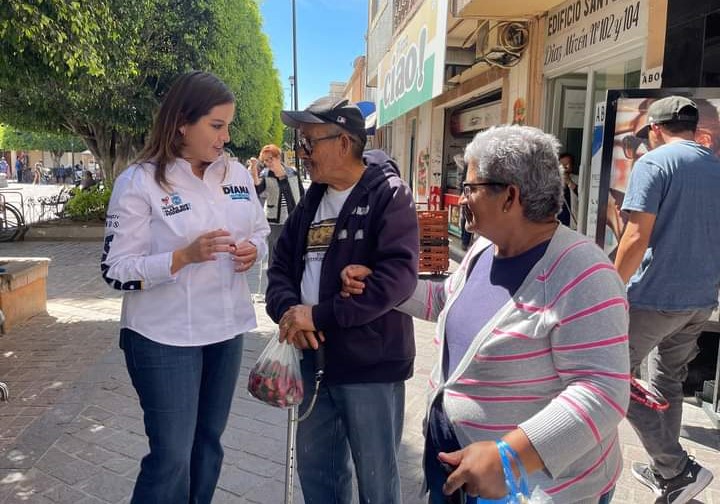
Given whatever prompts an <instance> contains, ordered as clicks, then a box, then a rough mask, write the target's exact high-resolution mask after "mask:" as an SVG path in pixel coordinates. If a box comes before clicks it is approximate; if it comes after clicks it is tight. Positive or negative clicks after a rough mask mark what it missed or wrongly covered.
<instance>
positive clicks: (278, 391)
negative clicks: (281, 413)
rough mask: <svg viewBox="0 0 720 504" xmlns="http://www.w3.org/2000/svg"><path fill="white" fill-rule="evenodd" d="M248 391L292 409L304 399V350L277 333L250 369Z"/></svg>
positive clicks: (255, 395)
mask: <svg viewBox="0 0 720 504" xmlns="http://www.w3.org/2000/svg"><path fill="white" fill-rule="evenodd" d="M248 392H250V394H251V395H252V396H253V397H255V398H257V399H260V400H261V401H262V402H264V403H267V404H269V405H270V406H276V407H278V408H289V407H290V406H294V405H296V404H300V403H301V402H302V400H303V381H302V375H301V374H300V350H298V349H297V348H295V347H294V346H293V345H290V344H288V343H285V342H283V343H281V342H280V341H279V340H278V334H277V333H275V334H274V335H273V337H272V338H270V341H269V342H268V344H267V345H266V346H265V349H264V350H263V351H262V353H261V354H260V357H258V360H257V362H256V363H255V365H254V366H253V368H252V369H251V370H250V376H249V377H248Z"/></svg>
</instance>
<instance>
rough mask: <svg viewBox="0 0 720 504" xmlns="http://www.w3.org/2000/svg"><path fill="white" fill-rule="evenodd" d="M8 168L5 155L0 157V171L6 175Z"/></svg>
mask: <svg viewBox="0 0 720 504" xmlns="http://www.w3.org/2000/svg"><path fill="white" fill-rule="evenodd" d="M9 170H10V165H8V162H7V161H6V160H5V156H2V157H0V173H4V174H5V176H7V175H8V171H9Z"/></svg>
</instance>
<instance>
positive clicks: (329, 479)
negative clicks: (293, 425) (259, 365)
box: [296, 351, 405, 504]
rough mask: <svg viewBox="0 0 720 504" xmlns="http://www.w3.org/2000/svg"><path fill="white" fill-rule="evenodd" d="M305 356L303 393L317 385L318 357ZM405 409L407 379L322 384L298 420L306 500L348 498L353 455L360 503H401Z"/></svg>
mask: <svg viewBox="0 0 720 504" xmlns="http://www.w3.org/2000/svg"><path fill="white" fill-rule="evenodd" d="M313 354H314V353H313V352H307V351H306V352H304V358H303V360H302V361H301V368H302V373H303V380H304V383H305V398H304V400H303V402H302V404H301V405H300V415H302V414H303V413H304V412H305V411H306V410H307V408H308V406H309V403H310V399H311V397H312V395H313V392H314V391H315V381H314V380H315V378H314V373H315V359H314V355H313ZM404 409H405V383H404V382H395V383H358V384H346V385H325V384H321V386H320V390H319V393H318V398H317V402H316V403H315V407H314V408H313V410H312V413H310V416H309V417H308V418H307V419H306V420H304V421H302V422H300V424H299V425H298V432H297V450H296V453H297V462H298V475H299V477H300V485H301V486H302V491H303V496H304V497H305V503H306V504H350V503H351V502H352V465H351V457H352V461H353V462H354V464H355V474H356V476H357V480H358V492H359V497H360V504H369V503H379V502H382V503H384V504H400V503H401V502H402V497H401V494H400V471H399V467H398V451H399V449H400V438H401V437H402V427H403V419H404Z"/></svg>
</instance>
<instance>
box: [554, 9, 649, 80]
mask: <svg viewBox="0 0 720 504" xmlns="http://www.w3.org/2000/svg"><path fill="white" fill-rule="evenodd" d="M647 10H648V9H647V0H569V1H568V2H565V3H563V4H562V5H560V6H558V7H555V8H554V9H553V10H551V11H550V12H549V13H548V16H547V23H546V33H545V36H546V37H545V52H544V58H545V61H544V67H543V69H544V71H545V72H546V73H547V72H549V71H552V70H554V69H556V68H560V67H563V66H565V65H568V64H570V63H579V62H580V60H583V61H585V60H587V61H590V59H591V58H593V57H595V56H597V55H598V54H600V53H603V52H606V51H609V50H613V51H618V50H621V48H620V46H622V45H625V44H630V43H632V42H635V41H637V40H638V39H641V38H644V37H646V36H647V17H648V15H647Z"/></svg>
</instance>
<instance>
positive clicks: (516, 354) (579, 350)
mask: <svg viewBox="0 0 720 504" xmlns="http://www.w3.org/2000/svg"><path fill="white" fill-rule="evenodd" d="M558 145H559V144H558V142H557V140H556V139H555V137H553V136H552V135H548V134H546V133H543V132H542V131H540V130H538V129H536V128H530V127H526V126H502V127H495V128H490V129H489V130H487V131H484V132H481V133H478V134H477V135H476V136H475V138H474V139H473V140H472V142H470V144H468V146H467V147H466V149H465V162H466V163H467V168H468V170H467V176H466V178H465V181H464V183H463V193H462V197H461V198H460V205H461V207H462V209H463V211H464V212H465V213H466V218H467V224H466V226H467V228H468V231H472V232H474V233H476V234H477V235H479V238H478V240H477V241H476V242H475V244H474V245H473V246H472V247H471V248H470V250H469V251H468V253H467V254H466V256H465V258H464V259H463V260H462V262H461V264H460V266H459V268H458V269H457V271H456V272H455V273H453V274H452V275H451V276H450V277H449V278H448V279H447V280H445V281H444V282H434V281H431V280H421V281H419V282H418V285H417V288H416V290H415V293H414V294H413V295H412V297H411V298H410V299H409V300H408V301H407V302H405V303H404V304H402V305H400V307H399V308H398V309H399V310H401V311H403V312H405V313H409V314H412V315H414V316H416V317H418V318H423V319H427V320H433V321H437V335H436V339H435V340H434V341H433V344H434V345H436V346H437V349H438V352H437V363H436V366H435V368H434V370H433V371H432V374H431V376H430V388H431V391H430V395H429V400H428V412H427V416H426V428H425V434H426V445H425V456H424V461H425V467H424V469H425V477H426V482H427V484H428V488H429V491H430V500H429V502H430V503H431V504H443V503H446V502H449V501H447V500H446V498H447V496H448V495H452V496H453V498H454V499H459V500H452V502H462V503H463V504H464V503H465V502H475V500H474V499H468V500H465V498H464V497H463V496H462V495H461V494H459V493H458V492H459V490H460V489H461V488H463V489H464V491H465V493H466V494H467V495H469V496H480V497H482V498H485V499H499V498H502V497H504V496H505V495H506V494H507V492H508V489H507V488H506V484H505V478H504V473H503V468H502V464H501V460H500V455H499V452H498V447H499V445H498V442H499V441H503V442H505V443H507V444H508V445H509V446H510V448H511V449H513V450H514V451H515V452H517V454H518V455H519V457H518V458H519V460H520V461H521V463H522V465H523V466H524V467H525V469H526V470H527V473H528V474H529V488H530V491H532V490H533V489H534V488H535V487H539V488H540V489H542V490H543V491H544V492H545V493H547V494H548V495H549V496H550V497H551V498H552V500H553V502H554V503H555V504H564V503H568V504H570V503H588V504H590V503H593V504H598V503H600V504H607V503H608V502H610V499H611V497H612V494H613V489H614V486H615V482H616V481H617V479H618V476H619V475H620V472H621V471H622V466H623V460H622V453H621V450H620V444H619V440H618V424H619V423H620V421H621V420H622V419H623V418H624V416H625V411H626V409H627V405H628V401H629V395H630V386H629V381H630V374H629V359H628V336H627V330H628V313H627V301H626V298H625V290H624V287H623V284H622V282H621V281H620V278H619V277H618V275H617V272H616V271H615V269H614V268H613V265H612V264H611V263H610V262H609V261H608V258H607V256H606V255H605V254H604V253H603V251H602V250H600V249H599V248H598V247H597V246H596V245H595V243H593V242H592V241H590V240H589V239H588V238H587V237H585V236H583V235H581V234H579V233H577V232H575V231H573V230H571V229H569V228H567V227H566V226H562V225H559V223H558V221H557V214H558V212H559V211H560V206H561V203H562V196H561V194H562V174H561V172H560V169H559V160H558V157H557V149H558ZM376 274H377V271H376V270H374V269H373V268H372V265H370V264H365V265H353V266H348V267H347V268H345V270H344V271H343V272H342V273H341V281H342V282H343V290H344V293H345V295H351V296H352V297H353V298H354V299H357V300H358V302H359V301H360V300H362V299H363V298H365V297H368V296H372V295H373V293H372V292H371V291H369V285H370V282H371V281H372V280H374V278H373V277H374V276H375V275H376Z"/></svg>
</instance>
